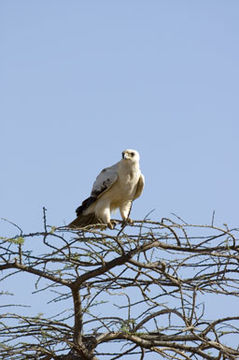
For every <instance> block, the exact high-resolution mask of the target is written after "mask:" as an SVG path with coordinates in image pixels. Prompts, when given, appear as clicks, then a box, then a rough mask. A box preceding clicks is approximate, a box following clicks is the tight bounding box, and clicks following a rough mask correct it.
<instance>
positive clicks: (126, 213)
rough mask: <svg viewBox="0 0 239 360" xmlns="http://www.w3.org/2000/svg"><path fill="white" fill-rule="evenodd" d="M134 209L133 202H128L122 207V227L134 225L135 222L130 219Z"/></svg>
mask: <svg viewBox="0 0 239 360" xmlns="http://www.w3.org/2000/svg"><path fill="white" fill-rule="evenodd" d="M131 207H132V201H126V202H125V203H124V204H123V205H122V206H121V207H120V214H121V216H122V219H123V222H122V225H121V226H126V225H133V220H132V219H130V217H129V215H130V211H131Z"/></svg>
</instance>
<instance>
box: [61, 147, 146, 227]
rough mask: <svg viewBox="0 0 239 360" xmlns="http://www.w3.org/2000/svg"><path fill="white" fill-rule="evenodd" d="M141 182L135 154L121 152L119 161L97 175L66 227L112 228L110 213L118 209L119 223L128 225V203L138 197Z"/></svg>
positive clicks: (130, 203) (137, 159)
mask: <svg viewBox="0 0 239 360" xmlns="http://www.w3.org/2000/svg"><path fill="white" fill-rule="evenodd" d="M144 183H145V180H144V175H143V174H142V173H141V171H140V167H139V153H138V151H136V150H131V149H127V150H124V151H123V152H122V159H121V160H120V161H119V162H117V163H116V164H114V165H112V166H110V167H107V168H105V169H103V170H102V171H101V172H100V174H99V175H98V176H97V178H96V180H95V182H94V184H93V188H92V191H91V194H90V196H89V197H88V198H87V199H86V200H84V201H83V202H82V204H81V205H80V206H79V207H78V208H77V209H76V215H77V217H76V219H75V220H73V221H72V222H71V223H70V224H69V225H68V227H70V228H82V227H85V226H88V225H94V224H102V225H103V226H105V227H107V226H108V228H110V229H114V226H115V224H116V223H115V222H114V221H112V220H111V212H112V211H114V210H116V209H118V208H119V210H120V214H121V217H122V220H123V224H127V223H132V220H131V219H130V218H129V214H130V211H131V207H132V202H133V201H134V200H135V199H137V198H138V197H139V196H140V195H141V193H142V191H143V188H144Z"/></svg>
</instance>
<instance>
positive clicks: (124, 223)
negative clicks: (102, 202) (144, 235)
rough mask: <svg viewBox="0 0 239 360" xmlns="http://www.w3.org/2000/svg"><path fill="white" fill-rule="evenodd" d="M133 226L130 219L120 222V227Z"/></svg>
mask: <svg viewBox="0 0 239 360" xmlns="http://www.w3.org/2000/svg"><path fill="white" fill-rule="evenodd" d="M133 224H134V221H133V220H132V219H130V218H128V219H124V220H123V221H122V225H121V226H122V227H123V226H126V225H133Z"/></svg>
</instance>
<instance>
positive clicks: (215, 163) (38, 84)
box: [0, 0, 239, 232]
mask: <svg viewBox="0 0 239 360" xmlns="http://www.w3.org/2000/svg"><path fill="white" fill-rule="evenodd" d="M238 16H239V2H238V1H236V0H234V1H233V0H231V1H226V0H225V1H222V0H215V1H213V0H200V1H190V0H188V1H185V0H182V1H178V0H174V1H173V0H167V1H166V0H164V1H160V0H157V1H150V0H149V1H140V0H137V1H134V0H130V1H128V0H127V1H122V0H120V1H110V0H109V1H105V0H103V1H98V0H95V1H91V0H90V1H88V0H87V1H86V0H85V1H78V0H77V1H74V0H71V1H62V0H57V1H56V0H55V1H54V0H51V1H48V0H41V1H30V0H28V1H27V0H21V1H18V0H10V1H7V0H5V1H4V0H3V1H1V3H0V36H1V38H0V41H1V57H0V64H1V67H0V68H1V81H0V98H1V107H0V122H1V145H0V146H1V177H0V182H1V201H0V216H1V217H4V218H7V219H9V220H11V221H13V222H16V223H17V224H18V225H19V226H21V227H23V229H24V231H25V232H28V231H33V230H37V229H39V227H40V226H41V222H42V219H41V218H42V206H45V207H47V209H48V222H49V223H50V224H52V225H55V226H58V225H62V224H63V223H68V222H69V221H70V220H71V219H72V218H73V217H74V210H75V208H76V207H77V206H78V205H79V204H80V203H81V201H82V200H83V199H84V198H85V197H86V196H87V195H88V194H89V192H90V190H91V186H92V183H93V181H94V179H95V177H96V175H97V174H98V172H99V171H100V170H101V169H102V168H103V167H105V166H107V165H111V164H113V163H114V162H116V161H118V160H119V159H120V156H121V151H122V150H123V149H125V148H128V147H129V148H136V149H137V150H139V152H140V154H141V167H142V171H143V172H144V174H145V177H146V188H145V192H144V194H143V196H142V197H141V198H140V199H139V200H137V202H135V205H134V208H133V212H132V216H133V217H135V218H143V217H144V216H145V215H146V214H147V213H148V212H149V211H150V210H152V209H155V212H154V213H153V214H152V215H151V217H152V218H154V219H160V218H161V217H163V216H170V213H171V212H176V213H177V214H178V215H180V216H181V217H183V218H185V220H186V221H189V222H194V223H208V222H210V218H211V214H212V211H213V210H215V211H216V221H217V223H218V225H219V224H222V223H223V222H226V223H228V224H230V225H232V226H238V225H239V221H238V212H239V203H238V183H239V170H238V147H239V146H238V135H239V116H238V115H239V105H238V99H239V66H238V64H239V45H238V35H239V22H238ZM2 226H3V224H2ZM5 226H6V225H4V227H5ZM7 231H8V230H7Z"/></svg>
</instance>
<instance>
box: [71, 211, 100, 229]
mask: <svg viewBox="0 0 239 360" xmlns="http://www.w3.org/2000/svg"><path fill="white" fill-rule="evenodd" d="M99 223H100V220H99V219H97V217H96V216H95V214H94V213H91V214H88V215H82V214H81V215H79V216H78V217H77V218H76V219H75V220H73V221H72V222H71V223H70V224H69V225H68V227H69V228H83V227H85V226H87V225H94V224H99Z"/></svg>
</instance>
